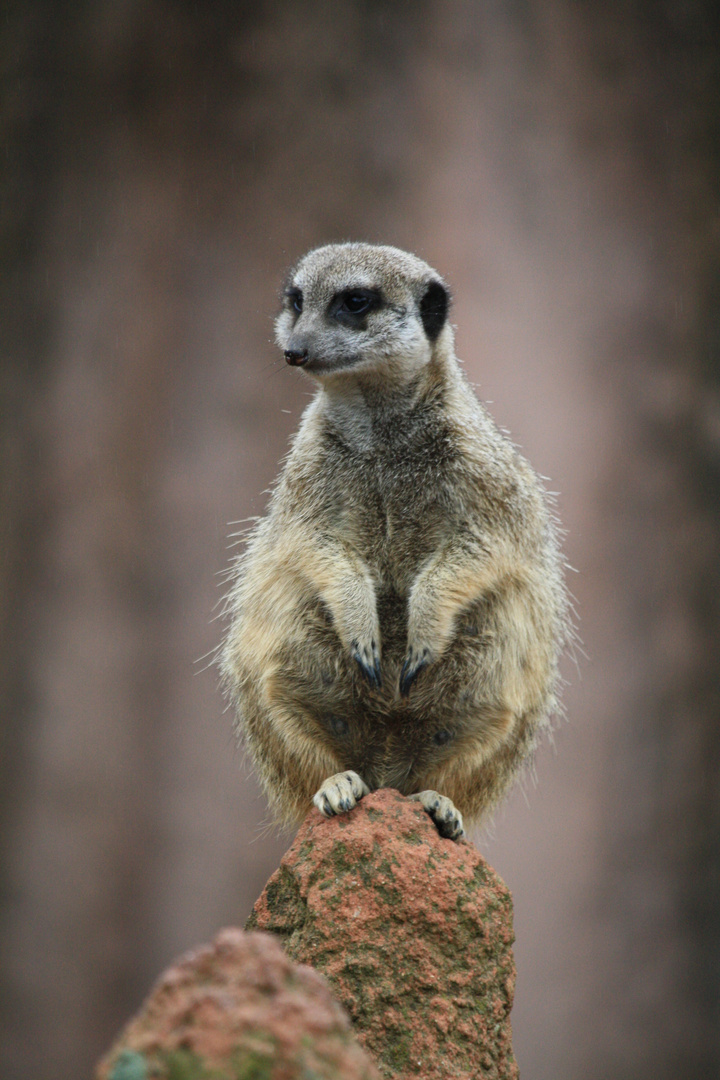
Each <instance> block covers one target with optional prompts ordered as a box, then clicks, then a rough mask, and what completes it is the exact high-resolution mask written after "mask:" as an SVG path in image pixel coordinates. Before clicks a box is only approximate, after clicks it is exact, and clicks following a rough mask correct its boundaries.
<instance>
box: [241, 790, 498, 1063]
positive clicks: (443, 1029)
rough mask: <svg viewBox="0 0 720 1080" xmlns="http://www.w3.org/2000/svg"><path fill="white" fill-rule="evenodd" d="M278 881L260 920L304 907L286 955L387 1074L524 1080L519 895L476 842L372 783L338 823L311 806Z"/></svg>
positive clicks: (268, 924) (272, 920)
mask: <svg viewBox="0 0 720 1080" xmlns="http://www.w3.org/2000/svg"><path fill="white" fill-rule="evenodd" d="M288 876H289V877H292V878H294V880H295V883H296V889H295V891H293V890H292V889H290V888H289V886H288V884H287V879H288ZM280 877H282V880H283V881H285V883H286V884H285V886H284V888H283V889H278V888H269V889H268V890H266V892H265V893H264V894H263V896H262V897H261V898H260V900H259V901H258V903H257V904H256V906H255V911H254V914H253V919H254V925H257V926H258V927H260V928H262V929H274V927H275V926H282V927H283V928H284V929H285V930H286V931H287V928H288V927H289V926H290V924H291V922H292V917H293V916H292V910H294V911H299V910H300V911H302V925H298V926H296V927H294V928H293V929H292V931H291V932H290V933H287V932H286V933H285V949H286V952H287V954H288V956H290V957H291V958H292V959H293V960H295V961H297V962H299V963H303V964H309V965H311V966H312V967H314V968H315V969H316V970H317V971H319V972H321V973H322V974H323V975H325V976H326V977H327V978H328V980H329V981H330V983H331V985H332V987H333V990H334V992H335V994H336V996H337V998H338V1000H339V1001H340V1002H341V1003H342V1004H343V1005H344V1007H345V1008H346V1009H347V1011H348V1012H349V1014H350V1016H351V1018H352V1020H353V1024H354V1026H355V1030H356V1031H357V1033H358V1037H359V1039H360V1041H361V1042H362V1043H363V1045H364V1046H365V1047H366V1048H367V1049H368V1050H369V1051H370V1052H371V1054H372V1055H373V1057H374V1059H375V1061H376V1062H377V1063H378V1064H379V1067H380V1070H381V1072H382V1074H383V1075H384V1076H387V1077H393V1078H398V1080H400V1078H403V1080H404V1078H405V1077H407V1078H409V1077H417V1076H422V1077H423V1078H424V1080H440V1078H448V1080H449V1078H453V1080H460V1078H463V1077H468V1078H470V1077H475V1076H480V1075H482V1076H485V1077H488V1078H491V1080H500V1078H502V1080H510V1078H515V1077H517V1066H516V1064H515V1060H514V1057H513V1053H512V1042H511V1029H510V1021H509V1015H510V1009H511V1006H512V998H513V992H514V981H515V966H514V961H513V956H512V949H511V946H512V942H513V931H512V900H511V897H510V893H509V891H508V890H507V888H506V887H505V885H504V884H503V883H502V881H501V880H500V879H499V878H498V877H497V875H496V874H495V873H494V871H493V870H492V869H491V868H490V867H489V866H488V865H487V863H486V862H485V861H484V859H483V858H482V856H481V855H480V854H479V852H478V851H477V850H476V849H475V848H474V847H473V846H472V845H471V844H469V843H468V842H467V841H461V842H459V843H454V842H452V841H449V840H444V839H442V838H441V837H440V836H439V835H438V833H437V830H436V829H435V827H434V825H433V824H432V822H431V821H430V818H429V817H428V816H427V814H426V813H425V812H424V811H423V810H422V808H421V807H420V806H419V804H418V803H417V802H413V801H411V800H408V799H405V798H403V797H402V796H401V795H399V794H398V793H397V792H392V791H380V792H374V793H373V794H371V795H368V796H366V797H365V798H364V799H363V800H362V802H361V803H360V805H359V806H358V807H357V808H356V809H355V810H353V811H352V812H351V813H350V814H345V815H342V816H341V817H339V818H333V819H329V820H325V819H323V818H321V817H320V815H319V814H317V813H315V812H313V813H312V814H311V815H310V816H309V818H308V819H307V821H306V822H305V824H304V825H303V826H302V827H301V829H300V832H299V833H298V837H297V839H296V841H295V844H293V846H292V848H291V849H290V851H289V852H288V853H287V854H286V856H285V857H284V858H283V861H282V865H281V868H280V870H279V871H278V873H277V875H274V876H273V878H272V879H271V881H270V883H269V886H271V885H272V884H273V881H274V879H275V878H278V879H279V878H280ZM287 898H290V899H289V900H288V899H287Z"/></svg>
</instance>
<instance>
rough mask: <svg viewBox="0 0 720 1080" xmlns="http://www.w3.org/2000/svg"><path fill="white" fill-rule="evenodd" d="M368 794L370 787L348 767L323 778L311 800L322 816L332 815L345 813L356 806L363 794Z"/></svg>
mask: <svg viewBox="0 0 720 1080" xmlns="http://www.w3.org/2000/svg"><path fill="white" fill-rule="evenodd" d="M369 794H370V788H369V787H368V786H367V784H366V783H365V781H364V780H363V779H362V777H360V776H358V774H357V773H356V772H353V771H352V769H348V770H347V771H346V772H340V773H335V775H334V776H328V778H327V780H323V782H322V784H321V786H320V790H319V791H318V792H317V793H316V794H315V795H314V796H313V802H314V803H315V805H316V807H317V808H318V810H319V811H320V813H321V814H322V815H323V817H333V816H334V815H335V814H346V813H347V812H348V810H352V808H353V807H354V806H357V804H358V803H359V802H360V800H361V799H362V797H363V795H369Z"/></svg>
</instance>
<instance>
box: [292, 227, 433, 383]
mask: <svg viewBox="0 0 720 1080" xmlns="http://www.w3.org/2000/svg"><path fill="white" fill-rule="evenodd" d="M449 306H450V296H449V293H448V289H447V286H446V285H445V283H444V282H443V280H442V278H441V277H440V276H439V275H438V274H436V273H435V271H434V270H433V269H432V267H430V266H428V264H427V263H425V262H423V261H422V259H418V258H416V257H415V256H414V255H410V254H408V253H407V252H405V251H400V250H399V249H398V248H393V247H384V246H382V247H381V246H376V245H373V244H330V245H328V246H327V247H321V248H316V249H315V250H314V251H311V252H309V253H308V254H307V255H305V256H304V258H302V259H301V260H300V262H299V263H298V265H297V266H296V267H295V269H294V270H293V271H292V273H291V274H290V276H289V278H288V282H287V286H286V288H285V292H284V297H283V309H282V311H281V313H280V315H279V316H278V318H277V320H276V322H275V337H276V341H277V343H278V345H279V346H280V348H281V349H282V350H283V352H284V353H285V359H286V360H287V362H288V363H289V364H292V365H294V366H297V367H300V368H302V369H303V370H304V371H307V372H308V373H309V374H311V375H313V376H315V377H316V378H317V379H320V380H321V381H323V382H324V381H326V380H328V379H331V378H332V379H334V378H336V377H347V376H351V375H352V374H357V373H360V372H365V373H372V372H377V373H378V374H379V375H380V376H381V377H383V378H386V379H387V378H390V379H392V380H393V381H397V382H404V381H407V380H408V379H410V378H412V376H413V375H414V374H415V373H416V372H417V371H418V370H419V369H420V368H421V367H423V366H424V365H425V364H427V363H428V362H429V361H430V359H431V357H432V356H433V355H434V354H435V352H436V351H437V350H438V348H440V347H441V346H443V345H445V347H448V346H449V347H450V349H451V348H452V330H451V328H450V325H449V323H448V318H447V315H448V308H449Z"/></svg>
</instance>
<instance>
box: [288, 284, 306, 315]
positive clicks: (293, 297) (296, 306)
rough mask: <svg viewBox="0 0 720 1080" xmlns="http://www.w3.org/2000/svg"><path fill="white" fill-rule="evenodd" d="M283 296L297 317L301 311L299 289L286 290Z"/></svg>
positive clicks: (301, 297)
mask: <svg viewBox="0 0 720 1080" xmlns="http://www.w3.org/2000/svg"><path fill="white" fill-rule="evenodd" d="M285 295H286V296H287V298H288V301H289V302H290V307H291V308H292V309H293V311H296V312H297V313H298V315H299V314H300V312H301V311H302V309H303V294H302V292H301V290H300V289H286V290H285Z"/></svg>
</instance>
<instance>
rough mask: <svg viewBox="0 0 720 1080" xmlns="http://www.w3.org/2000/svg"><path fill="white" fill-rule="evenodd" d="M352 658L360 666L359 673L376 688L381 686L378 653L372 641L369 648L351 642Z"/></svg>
mask: <svg viewBox="0 0 720 1080" xmlns="http://www.w3.org/2000/svg"><path fill="white" fill-rule="evenodd" d="M352 658H353V660H354V661H355V663H356V664H357V666H358V667H359V668H360V674H361V675H362V676H363V678H364V679H365V680H366V682H368V683H370V685H371V686H373V687H374V688H375V689H376V690H379V689H380V688H381V687H382V674H381V669H380V654H379V653H378V650H377V646H376V644H375V642H374V641H373V642H372V643H371V646H370V649H367V648H365V649H361V648H360V645H359V643H358V642H357V641H353V643H352Z"/></svg>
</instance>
